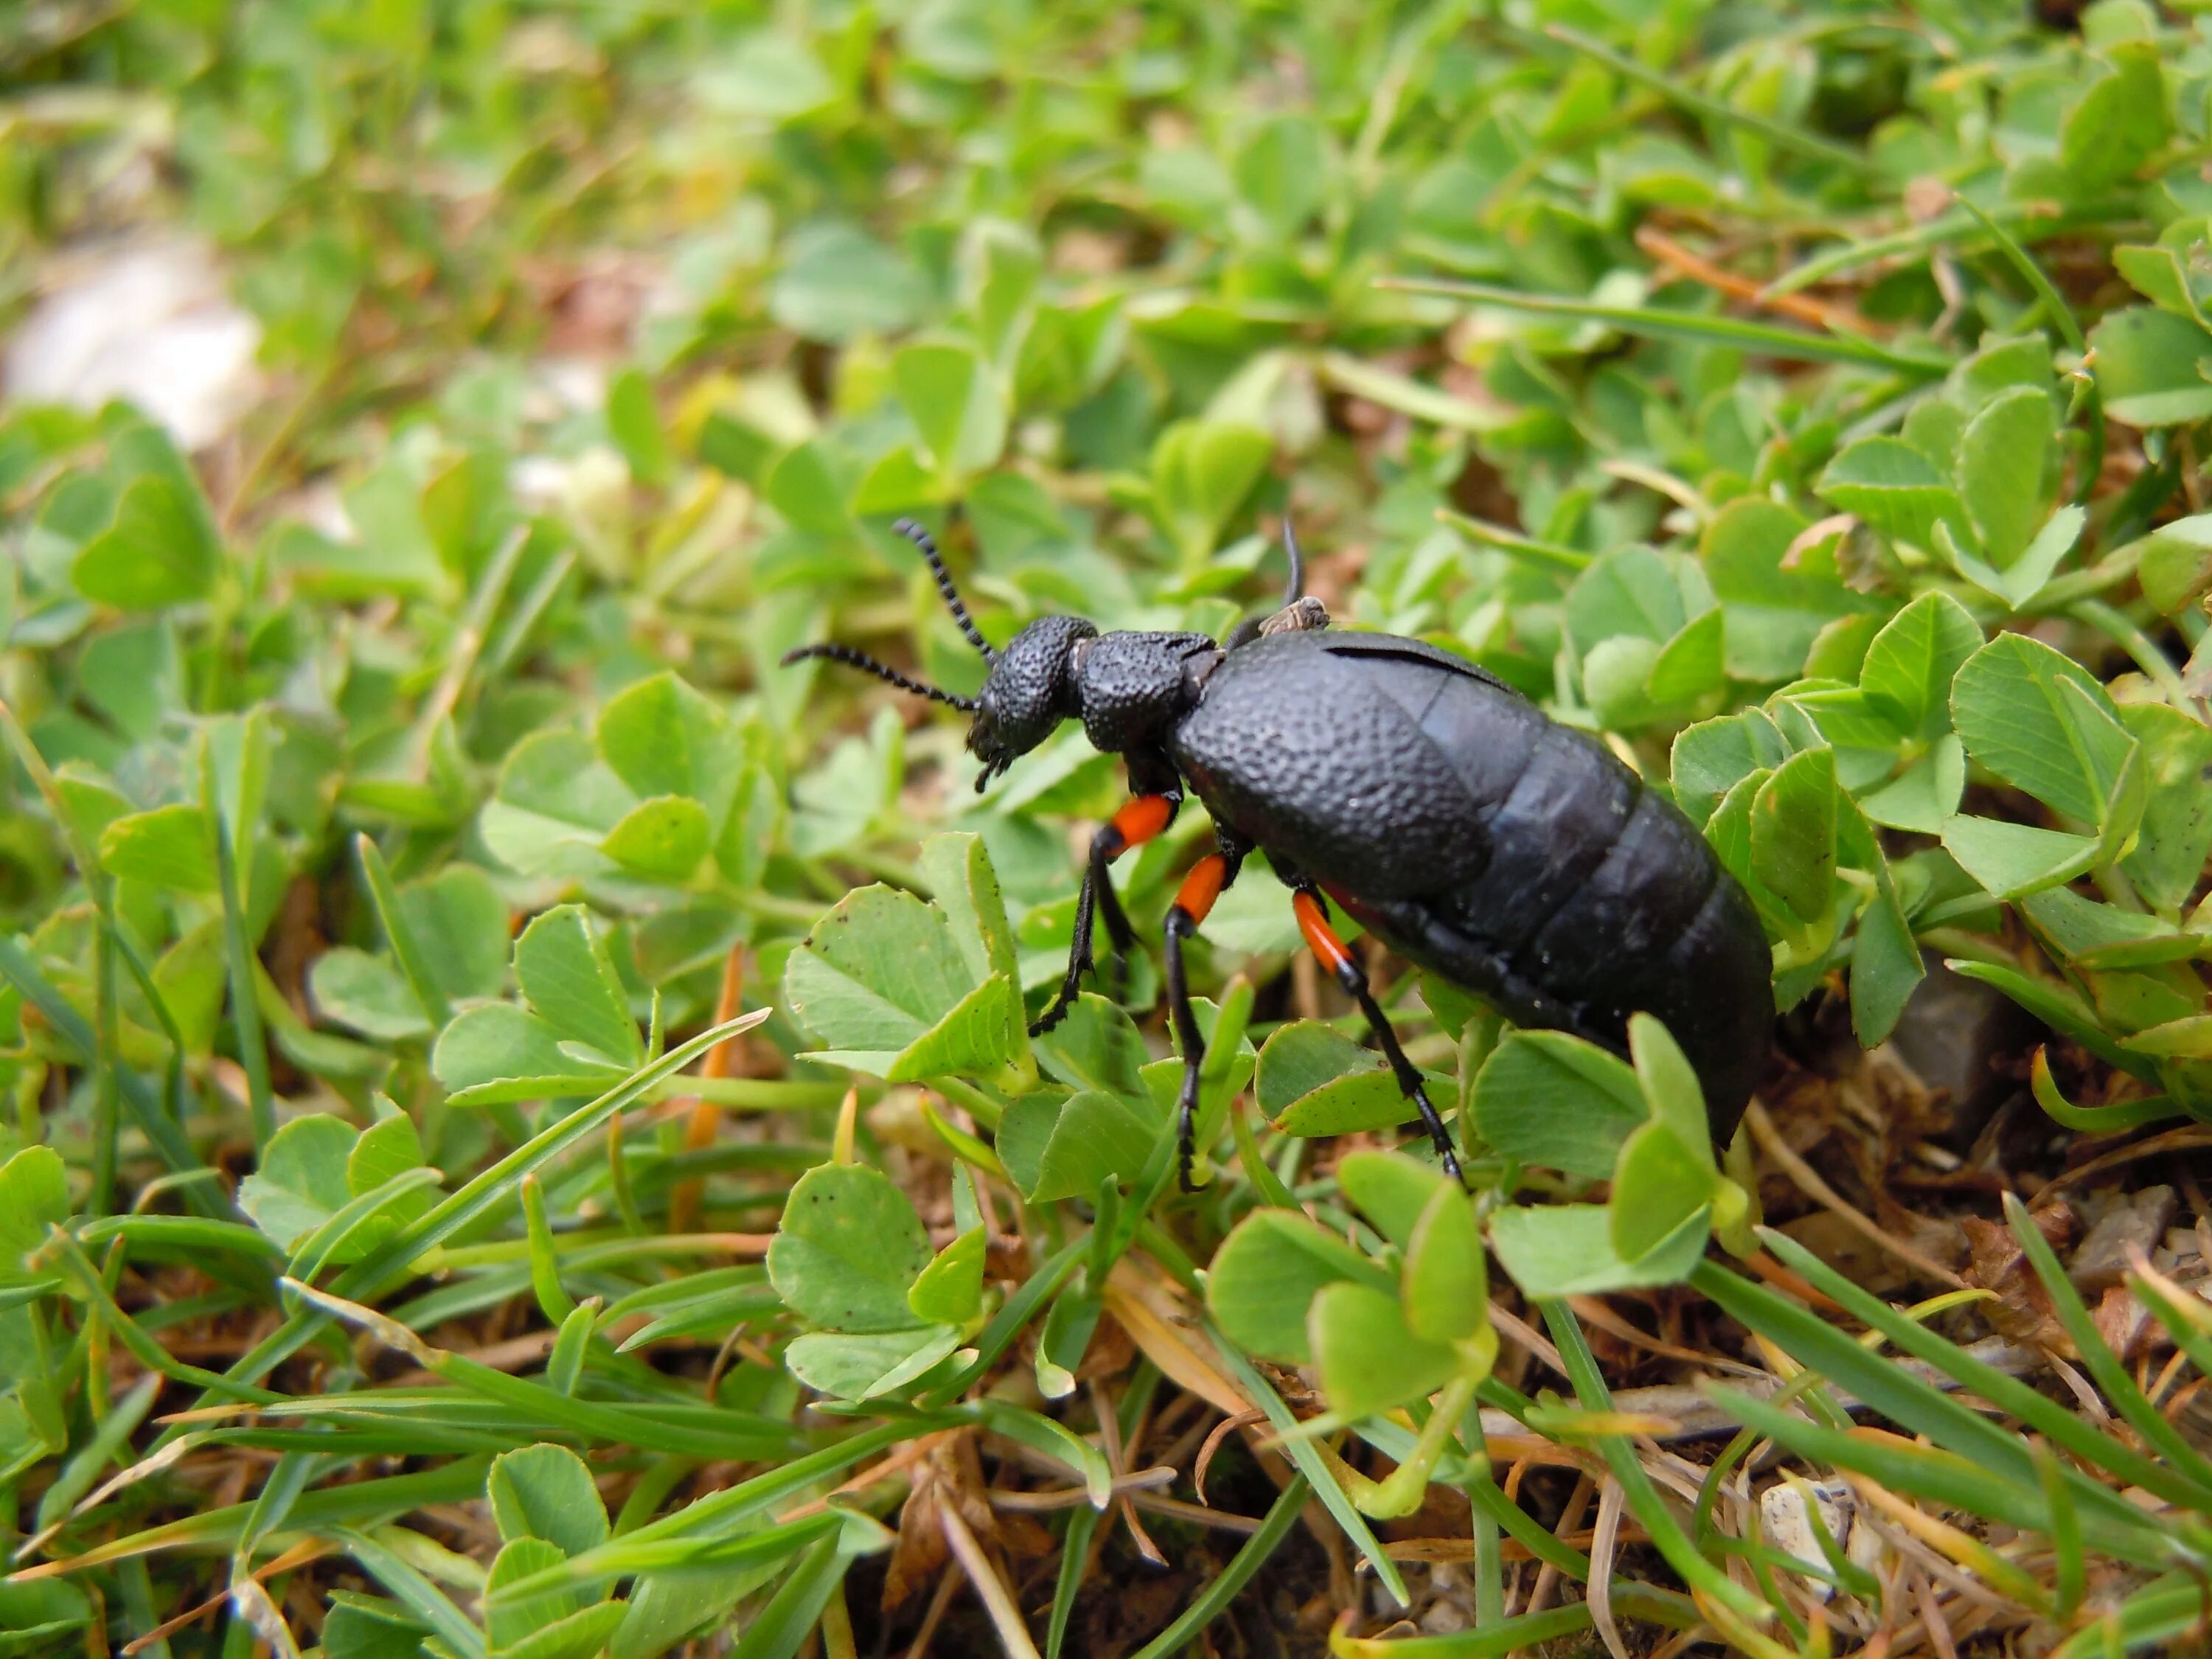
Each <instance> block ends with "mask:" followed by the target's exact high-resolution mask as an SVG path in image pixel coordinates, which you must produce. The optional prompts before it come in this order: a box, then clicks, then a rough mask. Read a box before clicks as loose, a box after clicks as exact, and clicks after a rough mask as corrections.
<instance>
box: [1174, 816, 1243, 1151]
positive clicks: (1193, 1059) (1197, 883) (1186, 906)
mask: <svg viewBox="0 0 2212 1659" xmlns="http://www.w3.org/2000/svg"><path fill="white" fill-rule="evenodd" d="M1214 839H1215V842H1216V844H1217V846H1218V848H1219V850H1218V851H1217V852H1212V853H1208V854H1206V856H1205V857H1204V858H1202V859H1200V860H1199V861H1198V862H1197V863H1196V864H1194V865H1193V866H1191V867H1190V873H1189V874H1188V875H1187V876H1185V877H1184V878H1182V886H1181V887H1180V888H1179V889H1177V890H1176V896H1175V902H1174V903H1173V904H1171V905H1170V906H1169V907H1168V920H1167V927H1166V941H1165V945H1166V948H1165V951H1164V969H1165V972H1166V977H1167V995H1168V1018H1169V1019H1170V1020H1171V1021H1172V1022H1174V1024H1175V1034H1176V1044H1177V1045H1178V1046H1179V1047H1180V1048H1182V1091H1181V1092H1180V1093H1179V1094H1178V1095H1177V1096H1176V1182H1177V1184H1178V1185H1180V1186H1181V1187H1182V1189H1183V1191H1185V1192H1187V1193H1191V1192H1196V1191H1197V1190H1198V1188H1197V1187H1196V1186H1195V1185H1194V1183H1193V1182H1192V1181H1191V1166H1192V1164H1194V1163H1195V1162H1196V1160H1197V1155H1198V1146H1197V1140H1198V1085H1199V1073H1200V1071H1201V1070H1203V1069H1204V1067H1205V1065H1206V1042H1205V1039H1204V1038H1202V1037H1200V1036H1199V1034H1198V1015H1197V1012H1196V1011H1195V1010H1194V1009H1193V1008H1192V1007H1191V1006H1190V986H1189V984H1188V981H1186V980H1185V979H1184V977H1183V969H1182V942H1183V941H1184V940H1185V939H1188V938H1189V937H1190V936H1191V935H1192V934H1193V933H1196V932H1197V931H1198V924H1199V923H1200V922H1201V921H1205V920H1206V913H1207V912H1208V911H1210V910H1211V909H1212V908H1213V902H1214V900H1216V899H1218V898H1219V897H1220V896H1222V894H1224V893H1225V892H1226V891H1228V890H1229V888H1230V886H1231V884H1232V883H1234V882H1235V881H1236V879H1237V872H1238V871H1239V870H1241V869H1243V867H1244V855H1245V854H1247V853H1249V852H1250V851H1251V850H1252V848H1251V843H1249V842H1245V841H1243V840H1240V839H1239V838H1237V837H1236V836H1231V834H1230V833H1229V832H1228V831H1227V830H1225V829H1219V828H1218V827H1217V828H1216V829H1215V830H1214Z"/></svg>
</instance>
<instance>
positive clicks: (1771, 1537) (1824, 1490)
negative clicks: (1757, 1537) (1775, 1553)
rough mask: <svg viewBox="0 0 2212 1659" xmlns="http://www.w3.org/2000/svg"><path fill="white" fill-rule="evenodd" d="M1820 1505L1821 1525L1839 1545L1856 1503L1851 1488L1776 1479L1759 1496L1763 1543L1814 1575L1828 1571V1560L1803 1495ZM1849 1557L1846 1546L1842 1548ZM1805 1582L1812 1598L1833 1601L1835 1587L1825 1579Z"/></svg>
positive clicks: (1847, 1533)
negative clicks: (1811, 1569) (1808, 1496)
mask: <svg viewBox="0 0 2212 1659" xmlns="http://www.w3.org/2000/svg"><path fill="white" fill-rule="evenodd" d="M1808 1492H1810V1493H1811V1494H1812V1497H1813V1501H1814V1503H1816V1504H1819V1505H1820V1524H1821V1525H1822V1526H1824V1527H1826V1528H1827V1529H1828V1536H1829V1537H1830V1538H1831V1539H1832V1540H1834V1541H1837V1542H1838V1544H1839V1545H1841V1544H1844V1541H1845V1540H1847V1539H1848V1538H1849V1536H1850V1533H1851V1530H1852V1528H1851V1517H1852V1515H1853V1513H1854V1512H1855V1511H1856V1510H1857V1500H1856V1499H1855V1498H1853V1497H1852V1495H1851V1489H1850V1487H1849V1486H1844V1484H1843V1483H1842V1482H1841V1481H1835V1480H1824V1481H1790V1480H1778V1481H1777V1482H1775V1484H1774V1485H1772V1486H1769V1487H1768V1488H1767V1489H1766V1490H1765V1492H1761V1493H1759V1530H1760V1531H1762V1532H1764V1533H1765V1534H1766V1541H1767V1542H1768V1543H1770V1544H1771V1545H1772V1546H1773V1547H1775V1548H1776V1549H1778V1550H1780V1551H1781V1552H1782V1553H1784V1555H1787V1556H1790V1557H1791V1558H1793V1559H1796V1560H1799V1561H1802V1562H1803V1563H1804V1564H1805V1565H1807V1566H1808V1567H1811V1568H1813V1569H1814V1571H1815V1572H1819V1573H1826V1572H1828V1571H1830V1569H1829V1566H1828V1558H1827V1556H1826V1553H1823V1551H1822V1550H1821V1548H1820V1539H1819V1537H1818V1536H1817V1535H1816V1534H1814V1530H1813V1521H1812V1515H1811V1511H1810V1510H1809V1509H1808V1506H1807V1504H1806V1501H1805V1498H1806V1494H1807V1493H1808ZM1845 1553H1846V1555H1848V1554H1849V1549H1848V1547H1846V1548H1845ZM1807 1583H1808V1587H1809V1588H1810V1589H1811V1590H1812V1592H1813V1594H1814V1596H1815V1597H1816V1598H1818V1599H1819V1600H1820V1601H1829V1600H1832V1598H1833V1597H1834V1595H1835V1593H1836V1587H1835V1586H1834V1585H1833V1584H1831V1583H1828V1582H1827V1581H1826V1579H1825V1578H1820V1577H1809V1576H1808V1579H1807Z"/></svg>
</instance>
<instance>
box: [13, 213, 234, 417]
mask: <svg viewBox="0 0 2212 1659" xmlns="http://www.w3.org/2000/svg"><path fill="white" fill-rule="evenodd" d="M260 345H261V325H260V324H259V323H258V322H257V321H255V320H254V319H253V318H252V316H251V315H250V314H248V313H246V312H244V311H242V310H240V308H239V307H237V306H236V305H234V304H233V303H232V301H231V300H230V296H229V295H228V294H227V293H226V292H225V291H224V288H223V283H222V275H221V273H220V272H219V271H218V270H217V269H216V264H215V260H214V258H213V256H212V255H211V254H210V252H209V251H208V249H207V248H206V246H204V245H203V244H201V243H199V242H197V241H192V240H186V239H184V238H173V239H169V240H162V241H160V242H153V243H146V244H142V245H139V246H131V247H118V248H108V249H102V250H100V251H97V252H87V253H85V254H82V255H80V256H78V257H76V258H71V259H68V260H65V261H64V262H62V264H60V265H59V266H58V268H57V270H56V271H55V273H54V276H53V280H52V282H51V283H50V284H49V285H48V292H47V294H46V297H45V298H44V299H43V300H41V301H40V302H39V303H38V305H37V306H35V307H33V309H32V311H31V313H30V315H29V316H27V317H26V318H25V319H23V322H22V325H21V327H19V328H18V329H17V330H16V331H15V337H14V338H13V339H12V340H10V341H9V344H8V356H7V365H6V374H7V379H6V386H7V393H8V396H9V398H11V399H14V400H15V401H17V402H21V403H51V404H70V405H73V406H74V407H76V408H78V409H83V410H95V409H98V408H99V407H100V405H101V404H105V403H107V402H109V401H111V400H112V399H117V398H120V399H121V400H123V401H124V402H125V403H129V404H132V405H134V406H135V407H137V409H139V410H143V412H144V413H145V414H146V415H147V416H149V417H150V418H152V419H154V420H155V421H158V422H161V424H162V425H163V426H165V427H167V428H168V429H169V431H170V433H171V434H172V435H173V436H174V437H175V438H176V441H177V442H178V444H179V447H182V448H185V449H187V450H194V449H204V448H205V447H207V446H208V445H210V444H211V443H214V442H215V441H216V440H217V439H219V438H221V437H222V436H223V435H225V434H227V433H228V432H229V431H230V429H231V428H233V427H234V426H235V425H236V424H237V423H238V422H239V419H240V416H243V415H244V414H245V412H246V410H247V409H248V408H250V407H251V406H252V403H253V399H254V398H255V397H256V396H257V395H258V392H259V391H260V375H259V374H258V371H257V370H256V368H255V367H254V362H253V356H254V353H255V352H256V351H257V350H258V349H259V348H260Z"/></svg>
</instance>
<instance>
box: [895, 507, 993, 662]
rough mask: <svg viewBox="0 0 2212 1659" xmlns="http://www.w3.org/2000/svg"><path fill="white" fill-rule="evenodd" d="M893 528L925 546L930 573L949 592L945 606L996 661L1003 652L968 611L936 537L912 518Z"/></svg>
mask: <svg viewBox="0 0 2212 1659" xmlns="http://www.w3.org/2000/svg"><path fill="white" fill-rule="evenodd" d="M891 528H892V529H893V530H896V532H898V533H899V534H900V535H902V536H903V537H905V538H907V540H908V541H910V542H912V543H913V544H915V546H916V547H918V548H920V549H921V556H922V557H923V558H925V559H927V560H928V561H929V574H931V575H933V576H934V577H936V578H937V591H938V592H940V593H942V594H944V595H945V609H946V610H948V611H951V613H952V620H953V621H955V622H957V623H959V624H960V631H961V632H962V633H963V634H965V635H967V636H968V643H969V644H970V645H972V646H974V647H975V648H976V650H978V651H980V652H981V653H983V660H984V661H985V662H989V663H995V662H996V661H998V660H999V653H997V652H995V651H994V650H992V649H991V645H990V641H987V640H986V639H985V638H984V637H983V632H982V630H981V629H979V628H977V627H976V626H975V618H974V617H970V616H969V614H968V607H967V606H966V605H963V604H962V603H961V602H960V590H959V589H958V588H957V587H955V586H953V585H952V573H951V571H949V570H947V569H946V568H945V556H944V555H943V554H942V553H939V551H938V550H937V541H936V538H933V536H931V534H930V533H929V532H927V530H924V529H923V528H922V527H921V526H920V525H918V524H916V523H915V521H914V520H912V519H901V520H899V521H898V522H897V523H896V524H894V525H893V526H891Z"/></svg>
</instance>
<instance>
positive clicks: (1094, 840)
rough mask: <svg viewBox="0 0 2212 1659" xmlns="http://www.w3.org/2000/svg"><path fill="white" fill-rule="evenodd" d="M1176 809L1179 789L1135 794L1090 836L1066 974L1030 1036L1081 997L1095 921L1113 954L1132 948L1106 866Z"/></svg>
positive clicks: (1163, 826)
mask: <svg viewBox="0 0 2212 1659" xmlns="http://www.w3.org/2000/svg"><path fill="white" fill-rule="evenodd" d="M1180 805H1182V790H1180V789H1175V790H1162V791H1160V792H1159V793H1155V794H1145V795H1139V796H1138V797H1136V799H1133V800H1132V801H1130V803H1129V804H1128V805H1126V806H1124V807H1123V808H1122V809H1121V811H1118V812H1116V813H1115V814H1114V816H1113V817H1112V818H1111V819H1109V821H1108V822H1107V823H1103V824H1102V825H1100V826H1099V829H1098V833H1097V835H1095V836H1091V856H1090V858H1089V859H1088V860H1085V864H1084V866H1083V885H1082V887H1081V889H1080V890H1079V891H1078V892H1077V894H1076V896H1075V938H1074V939H1073V942H1072V943H1071V944H1070V945H1069V946H1068V951H1067V973H1066V976H1065V977H1064V978H1062V979H1061V981H1060V989H1059V991H1058V992H1056V993H1055V994H1054V996H1053V1000H1052V1001H1051V1003H1050V1005H1049V1006H1047V1007H1046V1009H1045V1011H1044V1012H1042V1014H1039V1015H1038V1016H1037V1018H1036V1021H1035V1023H1034V1024H1031V1025H1030V1036H1043V1035H1044V1034H1045V1033H1046V1032H1047V1031H1049V1030H1052V1028H1053V1027H1054V1026H1055V1025H1057V1024H1060V1021H1061V1020H1063V1019H1065V1018H1067V1011H1068V1009H1069V1008H1071V1007H1073V1006H1074V1003H1075V999H1076V998H1077V996H1078V995H1079V994H1081V993H1082V990H1083V976H1084V975H1085V974H1087V973H1089V972H1090V971H1091V966H1092V962H1091V938H1092V935H1093V933H1094V932H1095V931H1096V927H1097V921H1098V920H1099V918H1100V917H1102V916H1103V918H1104V919H1105V922H1106V936H1107V938H1108V939H1111V940H1112V941H1113V944H1114V949H1115V951H1116V952H1119V953H1123V954H1126V953H1127V951H1129V950H1130V949H1131V948H1132V947H1133V945H1135V944H1136V942H1137V935H1136V931H1135V930H1134V929H1133V928H1132V927H1130V926H1129V918H1128V915H1127V913H1126V912H1124V911H1123V910H1122V908H1121V900H1120V898H1118V897H1117V896H1115V892H1114V882H1113V878H1112V877H1111V876H1110V875H1109V873H1108V870H1107V866H1109V865H1110V864H1112V863H1113V862H1114V860H1115V859H1117V858H1119V857H1121V854H1124V853H1126V852H1127V851H1128V850H1129V849H1130V848H1132V847H1141V846H1143V845H1144V844H1145V843H1146V842H1148V841H1150V840H1152V838H1153V837H1154V836H1158V834H1159V833H1160V832H1161V831H1162V830H1164V829H1166V828H1167V827H1168V825H1170V823H1174V822H1175V815H1176V808H1177V807H1178V806H1180Z"/></svg>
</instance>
